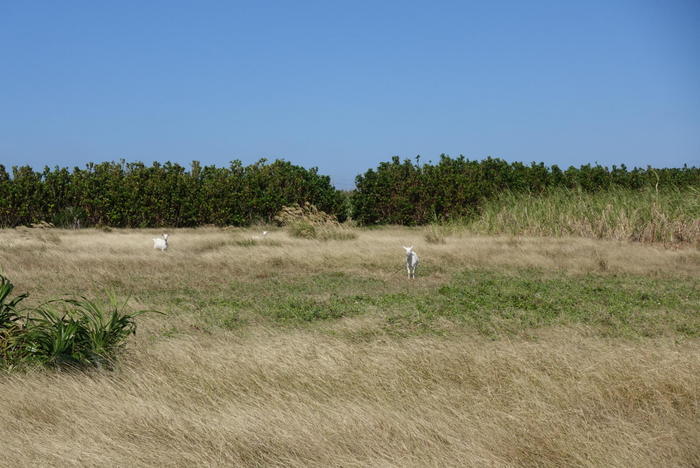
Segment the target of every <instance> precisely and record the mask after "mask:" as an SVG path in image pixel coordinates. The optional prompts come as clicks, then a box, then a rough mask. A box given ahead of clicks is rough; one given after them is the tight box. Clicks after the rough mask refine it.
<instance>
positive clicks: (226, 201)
mask: <svg viewBox="0 0 700 468" xmlns="http://www.w3.org/2000/svg"><path fill="white" fill-rule="evenodd" d="M684 187H700V169H699V168H689V167H683V168H666V169H654V168H651V167H648V168H646V169H639V168H634V169H631V170H630V169H628V168H626V167H625V166H624V165H622V166H620V167H616V166H613V167H612V168H607V167H604V166H600V165H595V166H591V165H584V166H581V167H579V168H575V167H570V168H568V169H566V170H561V169H560V168H559V167H557V166H556V165H554V166H551V167H548V166H545V165H544V164H543V163H539V164H536V163H532V164H531V165H529V166H528V165H524V164H522V163H518V162H516V163H508V162H506V161H504V160H501V159H494V158H487V159H484V160H481V161H472V160H469V159H466V158H464V157H463V156H460V157H458V158H450V157H448V156H446V155H442V156H441V157H440V161H439V162H438V163H436V164H432V163H428V164H421V163H420V161H419V159H418V158H416V161H415V162H413V161H411V160H404V161H401V160H400V159H399V158H398V157H394V158H392V160H391V161H388V162H383V163H381V164H380V165H379V166H378V167H377V168H376V169H370V170H368V171H367V172H365V173H364V174H362V175H359V176H357V178H356V189H355V190H354V191H353V192H352V193H351V194H349V195H348V194H346V193H343V192H341V191H339V190H337V189H336V188H335V187H333V185H332V184H331V182H330V178H329V177H328V176H323V175H320V174H318V171H317V169H316V168H311V169H305V168H303V167H300V166H296V165H293V164H291V163H289V162H287V161H283V160H276V161H274V162H272V163H267V161H266V160H264V159H263V160H260V161H258V162H257V163H255V164H251V165H249V166H244V165H243V164H241V162H240V161H233V162H232V163H231V165H230V166H229V167H226V168H218V167H215V166H204V167H202V166H201V165H200V164H199V163H198V162H196V161H195V162H193V163H192V166H191V168H190V170H186V169H185V168H184V167H182V166H180V165H178V164H173V163H169V162H168V163H165V164H162V165H161V164H159V163H154V164H153V165H152V166H146V165H144V164H143V163H139V162H134V163H127V162H125V161H121V162H119V163H114V162H105V163H101V164H88V165H87V166H86V168H85V169H81V168H74V169H73V170H68V169H67V168H58V167H56V168H54V169H50V168H48V167H46V168H44V170H43V171H42V172H37V171H34V170H33V169H32V168H31V167H28V166H23V167H13V168H12V174H11V175H10V174H8V173H7V171H6V169H5V168H4V167H3V166H2V165H0V227H8V226H18V225H29V224H32V223H38V222H41V221H46V222H51V223H53V224H55V225H57V226H61V227H85V226H95V225H105V226H113V227H159V226H172V227H189V226H201V225H205V224H215V225H219V226H222V225H236V226H245V225H249V224H251V223H254V222H270V221H272V220H273V219H274V216H275V215H276V214H277V213H278V212H279V211H280V210H281V209H282V208H283V207H285V206H291V205H300V206H303V205H304V204H305V203H310V204H312V205H314V206H316V207H317V208H318V209H320V210H321V211H323V212H325V213H328V214H330V215H333V216H336V217H337V218H338V219H339V220H340V221H343V220H344V219H345V218H346V217H348V216H351V217H352V218H353V219H355V220H356V221H358V222H359V223H361V224H404V225H417V224H425V223H428V222H432V221H441V220H449V219H460V218H465V217H471V216H473V215H474V214H476V213H478V212H479V210H480V207H481V206H482V204H483V202H484V201H485V200H487V199H491V198H493V197H495V196H497V195H498V194H501V193H503V192H506V191H508V192H513V193H522V192H527V193H531V194H541V193H544V192H546V191H548V190H551V189H557V188H566V189H571V190H580V191H582V192H586V193H595V192H602V191H607V190H610V189H613V188H622V189H630V190H640V189H645V188H647V189H648V188H653V189H654V190H662V191H663V190H667V189H669V188H676V189H677V188H684Z"/></svg>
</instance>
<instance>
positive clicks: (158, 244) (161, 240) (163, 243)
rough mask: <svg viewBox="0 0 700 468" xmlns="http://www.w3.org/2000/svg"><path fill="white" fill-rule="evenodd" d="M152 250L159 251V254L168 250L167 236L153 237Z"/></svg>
mask: <svg viewBox="0 0 700 468" xmlns="http://www.w3.org/2000/svg"><path fill="white" fill-rule="evenodd" d="M153 248H154V249H160V251H161V252H163V251H165V250H168V235H167V234H163V237H154V238H153Z"/></svg>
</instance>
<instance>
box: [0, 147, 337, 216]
mask: <svg viewBox="0 0 700 468" xmlns="http://www.w3.org/2000/svg"><path fill="white" fill-rule="evenodd" d="M307 201H308V202H309V203H313V204H314V205H316V206H317V207H318V208H319V209H321V210H323V211H326V212H328V213H332V214H335V215H337V216H339V217H341V218H342V217H343V215H344V212H345V207H344V203H345V199H344V196H343V195H342V193H341V192H340V191H338V190H336V189H335V187H333V185H332V184H331V181H330V177H328V176H324V175H321V174H319V173H318V171H317V169H316V168H311V169H305V168H303V167H300V166H296V165H293V164H291V163H289V162H287V161H283V160H276V161H274V162H272V163H268V162H267V161H266V160H264V159H261V160H260V161H258V162H256V163H254V164H251V165H248V166H244V165H243V164H242V163H241V162H240V161H233V162H231V164H230V165H229V167H215V166H201V165H200V163H199V162H196V161H195V162H193V163H192V165H191V168H190V170H186V169H185V168H184V167H182V166H181V165H179V164H175V163H170V162H167V163H165V164H159V163H153V165H151V166H146V165H144V164H143V163H141V162H125V161H120V162H104V163H100V164H92V163H90V164H87V165H86V167H85V168H84V169H81V168H77V167H76V168H74V169H73V170H72V171H69V170H68V169H67V168H65V167H64V168H59V167H56V168H53V169H50V168H48V167H46V168H44V170H43V171H42V172H37V171H34V170H33V169H32V168H31V167H29V166H22V167H13V168H12V175H11V176H10V174H8V172H7V170H6V169H5V167H4V166H2V165H0V226H3V227H9V226H18V225H29V224H32V223H38V222H40V221H46V222H51V223H53V224H55V225H57V226H61V227H79V226H83V227H87V226H101V225H102V226H112V227H160V226H172V227H191V226H201V225H205V224H215V225H219V226H223V225H235V226H245V225H249V224H251V223H254V222H269V221H271V220H272V219H273V217H274V216H275V215H276V214H277V213H278V212H279V211H280V209H281V208H282V207H283V206H286V205H290V204H294V203H299V204H303V203H304V202H307Z"/></svg>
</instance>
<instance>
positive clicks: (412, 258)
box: [403, 246, 419, 278]
mask: <svg viewBox="0 0 700 468" xmlns="http://www.w3.org/2000/svg"><path fill="white" fill-rule="evenodd" d="M403 248H404V249H405V250H406V271H407V272H408V277H409V278H415V277H416V267H417V266H418V261H419V260H418V254H417V253H415V252H414V251H413V246H410V247H406V246H403Z"/></svg>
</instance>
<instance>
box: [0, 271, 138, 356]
mask: <svg viewBox="0 0 700 468" xmlns="http://www.w3.org/2000/svg"><path fill="white" fill-rule="evenodd" d="M13 287H14V286H13V285H12V283H11V282H10V281H9V280H8V279H7V278H5V277H4V276H2V275H0V366H3V367H11V366H16V365H19V364H22V363H38V364H42V365H46V366H54V367H64V366H71V367H92V366H95V367H107V368H111V367H112V366H113V365H114V363H115V361H116V358H117V357H118V355H119V353H120V352H121V351H122V349H123V347H124V345H125V343H126V339H127V338H128V336H129V335H132V334H135V333H136V322H135V320H134V319H135V318H136V317H137V316H138V315H140V314H143V313H145V312H146V311H139V312H134V313H128V312H126V311H125V308H126V302H124V303H123V304H121V305H120V304H119V303H118V302H117V301H116V298H114V297H112V298H110V303H109V305H108V306H107V308H103V307H102V306H100V305H98V304H97V303H95V302H93V301H91V300H89V299H87V298H84V297H83V298H81V299H78V300H76V299H61V300H54V301H50V302H48V303H46V304H43V305H42V306H39V307H37V308H34V309H30V310H28V311H27V314H26V315H24V316H21V315H20V314H19V313H18V310H17V305H18V304H19V302H21V301H22V300H23V299H25V298H26V297H27V296H28V295H27V294H26V293H25V294H22V295H19V296H16V297H15V298H14V299H12V300H9V301H8V300H7V299H8V296H9V294H10V293H11V291H12V289H13Z"/></svg>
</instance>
